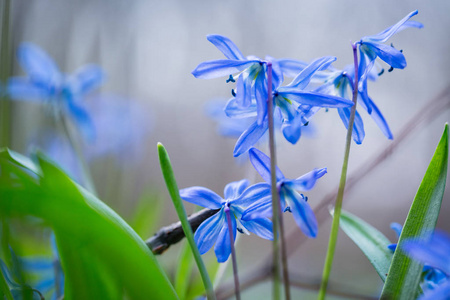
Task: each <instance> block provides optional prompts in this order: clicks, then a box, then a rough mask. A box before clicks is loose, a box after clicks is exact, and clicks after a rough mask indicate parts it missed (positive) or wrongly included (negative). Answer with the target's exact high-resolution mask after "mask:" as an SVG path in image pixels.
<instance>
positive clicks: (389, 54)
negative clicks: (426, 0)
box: [357, 10, 423, 114]
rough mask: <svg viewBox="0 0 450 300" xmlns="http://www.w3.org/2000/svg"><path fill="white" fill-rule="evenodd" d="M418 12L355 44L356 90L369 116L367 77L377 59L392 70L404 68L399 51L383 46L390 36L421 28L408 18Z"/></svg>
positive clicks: (370, 107)
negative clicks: (357, 48) (357, 65)
mask: <svg viewBox="0 0 450 300" xmlns="http://www.w3.org/2000/svg"><path fill="white" fill-rule="evenodd" d="M418 13H419V12H418V11H417V10H415V11H413V12H411V13H409V14H408V15H407V16H406V17H404V18H403V19H401V20H400V21H399V22H398V23H397V24H395V25H393V26H391V27H388V28H386V29H385V30H383V31H382V32H380V33H378V34H375V35H371V36H365V37H363V38H361V40H360V41H359V42H357V44H358V45H359V53H360V61H359V67H358V74H359V78H360V79H359V81H360V82H359V85H358V89H359V91H360V93H361V98H362V104H363V105H364V106H365V107H364V109H366V110H367V112H368V113H369V114H371V113H372V108H373V107H372V106H371V101H370V99H369V96H368V94H367V76H368V74H369V72H370V71H371V70H372V67H373V65H374V63H375V60H376V58H377V57H379V58H380V59H381V60H383V61H384V62H386V63H387V64H388V65H390V66H391V70H392V69H393V68H396V69H404V68H405V67H406V59H405V56H404V55H403V53H402V51H401V50H397V49H395V48H394V47H393V46H392V45H391V46H387V45H385V44H383V43H384V42H386V41H387V40H388V39H389V38H390V37H391V36H393V35H394V34H396V33H397V32H400V31H402V30H404V29H406V28H409V27H414V28H422V27H423V25H422V23H420V22H416V21H409V19H410V18H412V17H413V16H415V15H417V14H418Z"/></svg>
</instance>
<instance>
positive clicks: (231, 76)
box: [227, 75, 236, 83]
mask: <svg viewBox="0 0 450 300" xmlns="http://www.w3.org/2000/svg"><path fill="white" fill-rule="evenodd" d="M230 81H231V82H236V80H234V78H233V75H230V77H228V79H227V83H228V82H230Z"/></svg>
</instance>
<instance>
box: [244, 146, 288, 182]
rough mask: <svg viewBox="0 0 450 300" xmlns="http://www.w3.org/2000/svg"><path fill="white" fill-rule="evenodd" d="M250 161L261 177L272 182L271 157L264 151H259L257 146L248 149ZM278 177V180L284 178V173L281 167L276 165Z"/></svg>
mask: <svg viewBox="0 0 450 300" xmlns="http://www.w3.org/2000/svg"><path fill="white" fill-rule="evenodd" d="M248 154H249V158H250V162H251V163H252V165H253V167H254V168H255V170H256V172H258V173H259V175H261V177H262V178H263V179H264V180H265V181H266V182H267V183H270V182H271V180H270V158H269V157H268V156H267V155H265V154H264V153H263V152H261V151H259V150H258V149H256V148H252V149H250V150H249V151H248ZM275 173H276V177H277V182H278V181H280V180H283V179H284V175H283V173H281V171H280V169H279V168H278V167H276V172H275Z"/></svg>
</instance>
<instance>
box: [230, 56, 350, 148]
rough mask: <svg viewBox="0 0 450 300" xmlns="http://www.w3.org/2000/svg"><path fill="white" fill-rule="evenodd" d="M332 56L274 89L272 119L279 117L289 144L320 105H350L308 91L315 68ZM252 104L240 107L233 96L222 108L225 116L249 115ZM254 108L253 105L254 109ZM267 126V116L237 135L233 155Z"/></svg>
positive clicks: (253, 140)
mask: <svg viewBox="0 0 450 300" xmlns="http://www.w3.org/2000/svg"><path fill="white" fill-rule="evenodd" d="M335 60H336V58H335V57H330V56H326V57H322V58H319V59H316V60H314V61H313V62H312V63H310V64H309V65H307V66H306V67H305V68H303V70H302V71H301V72H300V74H298V75H297V76H296V77H295V78H294V79H293V80H292V82H291V83H290V84H288V85H287V86H280V85H281V82H278V85H277V86H274V88H273V92H272V93H273V101H274V104H275V106H276V109H275V112H274V113H275V116H274V118H275V119H278V118H280V119H281V120H282V121H281V122H282V126H281V130H282V132H283V135H284V137H285V138H286V140H288V141H289V142H290V143H292V144H295V143H296V142H297V141H298V140H299V138H300V136H301V127H302V126H305V125H307V124H308V122H309V119H310V118H311V117H312V116H313V115H314V114H315V113H316V112H317V111H318V110H319V109H320V108H321V107H329V108H339V107H340V108H342V107H349V106H352V105H353V102H352V101H350V100H348V99H344V98H341V97H336V96H333V95H327V94H324V93H322V92H320V91H319V90H313V91H309V90H307V89H306V88H307V86H308V85H309V83H310V81H311V79H312V78H313V76H314V74H315V73H316V72H317V71H318V70H323V69H325V68H327V67H328V66H329V65H330V64H331V63H332V62H333V61H335ZM251 111H252V107H251V106H250V107H249V108H247V109H245V110H242V109H240V108H239V106H238V105H236V104H235V99H231V100H230V101H229V103H228V105H227V108H226V109H225V112H226V113H227V114H228V115H231V116H236V115H239V114H245V115H250V114H251ZM253 111H254V108H253ZM267 129H268V117H267V116H266V117H265V118H264V120H263V123H261V124H259V123H258V122H254V123H253V124H252V125H250V127H249V128H248V129H247V130H246V131H245V132H244V133H243V134H242V135H241V136H240V138H239V139H238V141H237V142H236V146H235V149H234V153H233V154H234V156H239V155H241V154H242V153H244V152H246V151H247V150H248V149H250V148H251V147H252V146H253V145H254V144H255V143H256V142H257V141H258V140H259V138H260V137H261V136H262V135H263V134H264V133H265V132H266V131H267Z"/></svg>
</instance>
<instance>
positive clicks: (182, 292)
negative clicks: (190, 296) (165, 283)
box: [174, 243, 194, 299]
mask: <svg viewBox="0 0 450 300" xmlns="http://www.w3.org/2000/svg"><path fill="white" fill-rule="evenodd" d="M193 264H194V257H193V256H192V251H191V249H190V246H189V243H184V244H183V247H181V251H180V256H179V258H178V267H177V270H176V272H175V282H174V286H175V291H176V292H177V294H178V297H180V299H186V295H187V291H188V287H189V285H190V282H191V278H192V276H191V274H192V266H193Z"/></svg>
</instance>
